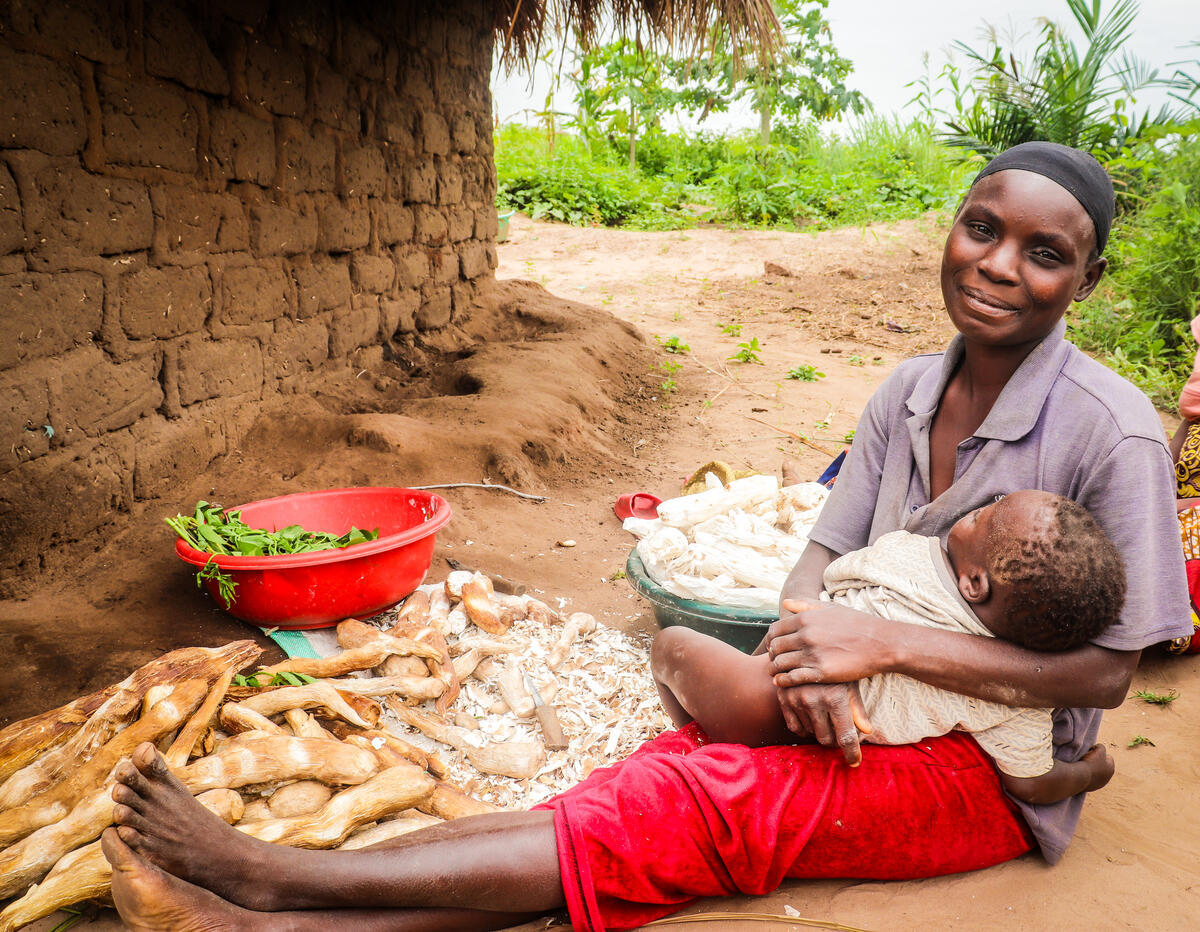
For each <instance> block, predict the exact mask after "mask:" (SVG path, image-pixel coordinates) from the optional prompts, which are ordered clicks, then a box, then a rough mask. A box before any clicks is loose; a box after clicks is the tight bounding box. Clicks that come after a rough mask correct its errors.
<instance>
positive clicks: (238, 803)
mask: <svg viewBox="0 0 1200 932" xmlns="http://www.w3.org/2000/svg"><path fill="white" fill-rule="evenodd" d="M196 798H197V799H198V800H199V802H200V804H201V805H202V806H204V807H205V808H206V809H208V810H210V811H211V812H215V813H216V814H217V815H218V816H220V817H221V818H222V819H223V820H224V821H226V822H229V823H233V822H236V821H238V819H240V818H241V817H242V814H243V812H244V806H243V804H242V798H241V797H240V796H239V795H238V794H237V793H236V792H235V791H234V790H225V789H221V790H209V791H208V792H207V793H201V794H200V795H199V796H198V797H196ZM109 808H110V810H111V808H112V802H111V800H110V801H109ZM111 886H112V867H111V866H110V865H109V863H108V861H107V860H106V859H105V857H104V852H103V851H101V850H100V842H98V841H94V842H92V843H91V844H87V845H84V846H83V847H82V848H76V849H75V850H73V851H69V852H67V853H66V854H64V855H63V856H62V857H61V858H59V859H58V862H57V863H56V864H55V865H54V867H53V868H52V869H51V870H50V872H49V873H48V874H46V876H45V877H44V878H43V879H42V881H41V883H39V884H37V886H35V887H33V888H32V889H31V890H30V891H29V892H28V893H26V894H25V895H24V896H23V897H21V898H20V899H19V900H15V901H13V902H12V903H10V904H9V905H8V906H7V907H6V908H5V909H4V911H3V912H0V932H13V930H15V929H19V928H21V927H22V926H24V925H28V924H29V923H31V922H35V921H37V920H38V919H41V918H42V917H43V916H49V915H50V914H51V913H52V912H54V911H55V910H56V909H61V908H62V907H63V906H70V905H71V904H72V903H78V902H79V901H80V900H89V899H97V898H100V897H104V896H107V895H108V892H109V890H110V889H111Z"/></svg>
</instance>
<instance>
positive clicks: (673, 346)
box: [654, 334, 692, 353]
mask: <svg viewBox="0 0 1200 932" xmlns="http://www.w3.org/2000/svg"><path fill="white" fill-rule="evenodd" d="M654 342H656V343H657V344H658V345H659V346H661V347H662V348H663V349H665V350H666V351H667V352H668V353H689V352H691V350H692V348H691V347H690V346H688V344H686V343H684V342H683V341H682V340H681V339H679V337H677V336H675V335H674V334H672V335H671V336H669V337H667V338H666V339H665V340H664V339H663V338H662V337H660V336H655V338H654Z"/></svg>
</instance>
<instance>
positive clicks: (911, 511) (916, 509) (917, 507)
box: [908, 505, 921, 514]
mask: <svg viewBox="0 0 1200 932" xmlns="http://www.w3.org/2000/svg"><path fill="white" fill-rule="evenodd" d="M920 510H921V506H920V505H913V506H912V507H911V508H909V509H908V512H909V514H912V513H914V512H917V511H920Z"/></svg>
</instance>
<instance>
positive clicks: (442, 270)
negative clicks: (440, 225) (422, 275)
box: [429, 246, 459, 285]
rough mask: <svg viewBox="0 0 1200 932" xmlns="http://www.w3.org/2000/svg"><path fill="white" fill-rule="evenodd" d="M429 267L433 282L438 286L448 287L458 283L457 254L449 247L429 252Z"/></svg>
mask: <svg viewBox="0 0 1200 932" xmlns="http://www.w3.org/2000/svg"><path fill="white" fill-rule="evenodd" d="M429 266H430V268H431V269H432V270H433V280H434V281H435V282H439V283H440V284H444V285H450V284H453V283H454V282H456V281H458V272H459V265H458V254H457V253H456V252H455V251H454V249H453V247H451V246H443V247H442V248H441V249H431V250H429Z"/></svg>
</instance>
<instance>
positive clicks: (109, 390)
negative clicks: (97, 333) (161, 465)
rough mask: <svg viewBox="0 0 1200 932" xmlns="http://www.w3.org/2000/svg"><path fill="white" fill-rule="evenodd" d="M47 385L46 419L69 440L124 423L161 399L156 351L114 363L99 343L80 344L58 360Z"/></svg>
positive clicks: (97, 433) (77, 439)
mask: <svg viewBox="0 0 1200 932" xmlns="http://www.w3.org/2000/svg"><path fill="white" fill-rule="evenodd" d="M49 385H50V423H51V424H52V425H54V429H55V431H57V435H59V436H61V437H62V439H63V442H64V443H68V444H69V443H73V442H78V441H81V440H83V438H84V437H85V436H89V437H94V436H97V435H99V434H104V433H108V432H109V431H112V430H120V429H121V428H122V427H128V426H129V425H130V424H132V423H134V421H136V420H137V419H138V418H140V417H145V416H147V415H149V414H152V413H153V412H154V411H155V409H157V408H158V406H159V405H161V404H162V400H163V391H162V386H161V385H160V384H159V382H158V356H157V354H154V353H147V354H145V355H143V356H141V357H138V358H134V359H127V360H125V361H124V362H122V363H120V364H119V365H118V364H117V363H115V362H113V361H112V360H111V359H109V358H108V357H107V356H106V355H105V354H104V353H103V352H102V351H101V350H100V349H99V348H97V347H95V346H87V347H83V348H81V349H78V350H75V351H74V352H72V353H68V354H67V355H66V356H64V357H62V359H60V360H59V361H58V365H57V366H56V367H55V370H54V374H53V375H51V376H50V380H49Z"/></svg>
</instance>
